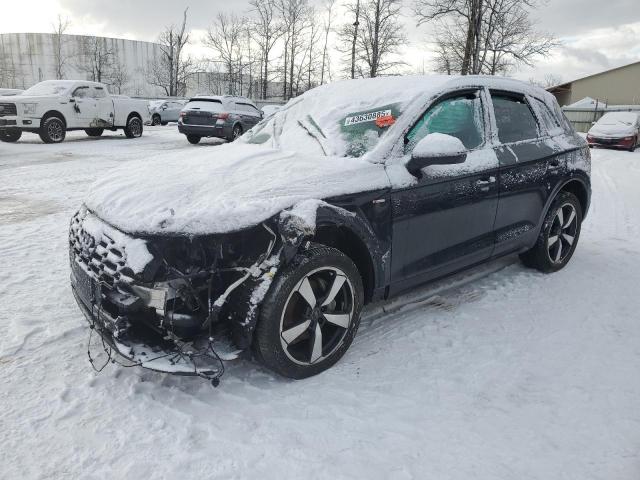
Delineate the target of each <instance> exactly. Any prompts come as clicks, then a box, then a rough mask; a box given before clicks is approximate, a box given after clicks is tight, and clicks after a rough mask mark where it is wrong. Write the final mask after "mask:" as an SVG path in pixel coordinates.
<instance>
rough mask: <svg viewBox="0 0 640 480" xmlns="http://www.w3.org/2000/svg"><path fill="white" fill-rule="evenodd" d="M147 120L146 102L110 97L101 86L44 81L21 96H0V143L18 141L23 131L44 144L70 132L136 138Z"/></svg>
mask: <svg viewBox="0 0 640 480" xmlns="http://www.w3.org/2000/svg"><path fill="white" fill-rule="evenodd" d="M149 118H150V117H149V107H148V103H147V101H145V100H135V99H133V98H129V97H124V96H111V95H109V92H108V91H107V87H106V86H105V85H103V84H101V83H96V82H87V81H81V80H47V81H45V82H40V83H38V84H36V85H34V86H33V87H31V88H30V89H28V90H25V91H24V92H23V93H22V94H20V95H16V96H12V97H0V140H1V141H3V142H17V141H18V140H19V139H20V137H21V136H22V132H31V133H37V134H38V135H40V138H41V139H42V141H43V142H45V143H59V142H62V141H63V140H64V138H65V135H66V132H67V131H69V130H84V131H85V132H87V135H89V136H91V137H99V136H100V135H102V132H104V130H105V129H106V130H113V131H115V130H117V129H119V128H121V129H123V130H124V133H125V135H126V136H127V137H128V138H136V137H139V136H141V135H142V129H143V124H144V123H145V122H148V121H149Z"/></svg>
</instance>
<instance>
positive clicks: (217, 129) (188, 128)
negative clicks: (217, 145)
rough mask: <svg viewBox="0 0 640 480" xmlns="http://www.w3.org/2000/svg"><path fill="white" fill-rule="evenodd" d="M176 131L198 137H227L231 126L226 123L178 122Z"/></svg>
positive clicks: (229, 134)
mask: <svg viewBox="0 0 640 480" xmlns="http://www.w3.org/2000/svg"><path fill="white" fill-rule="evenodd" d="M178 131H179V132H180V133H183V134H184V135H195V136H198V137H217V138H229V137H230V136H231V127H227V126H226V125H211V126H208V125H189V124H184V123H178Z"/></svg>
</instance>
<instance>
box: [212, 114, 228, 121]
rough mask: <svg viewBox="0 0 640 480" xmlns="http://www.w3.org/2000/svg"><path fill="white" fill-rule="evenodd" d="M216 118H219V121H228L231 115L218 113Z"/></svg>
mask: <svg viewBox="0 0 640 480" xmlns="http://www.w3.org/2000/svg"><path fill="white" fill-rule="evenodd" d="M214 116H217V117H218V119H219V120H226V119H227V118H229V114H228V113H218V114H216V115H214Z"/></svg>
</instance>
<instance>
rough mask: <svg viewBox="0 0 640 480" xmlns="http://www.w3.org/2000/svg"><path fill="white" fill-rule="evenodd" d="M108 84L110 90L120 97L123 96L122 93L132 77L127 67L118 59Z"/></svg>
mask: <svg viewBox="0 0 640 480" xmlns="http://www.w3.org/2000/svg"><path fill="white" fill-rule="evenodd" d="M108 75H109V79H108V82H107V83H108V84H109V86H110V87H111V88H110V90H111V91H112V93H117V94H118V95H121V94H122V91H123V90H124V89H125V87H126V86H127V84H128V83H129V81H130V80H131V77H130V76H129V71H128V70H127V67H126V66H125V65H124V64H123V63H122V62H120V61H119V60H118V59H116V60H115V61H114V62H113V64H112V66H111V71H110V72H109V74H108Z"/></svg>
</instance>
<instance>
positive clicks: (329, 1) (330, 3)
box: [320, 0, 336, 85]
mask: <svg viewBox="0 0 640 480" xmlns="http://www.w3.org/2000/svg"><path fill="white" fill-rule="evenodd" d="M335 4H336V0H325V4H324V8H325V19H324V47H323V48H322V67H321V68H320V85H322V84H324V72H325V71H326V70H327V69H328V67H329V64H328V57H327V50H328V46H329V33H330V32H331V22H332V21H333V7H334V6H335ZM329 77H331V75H329Z"/></svg>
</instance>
